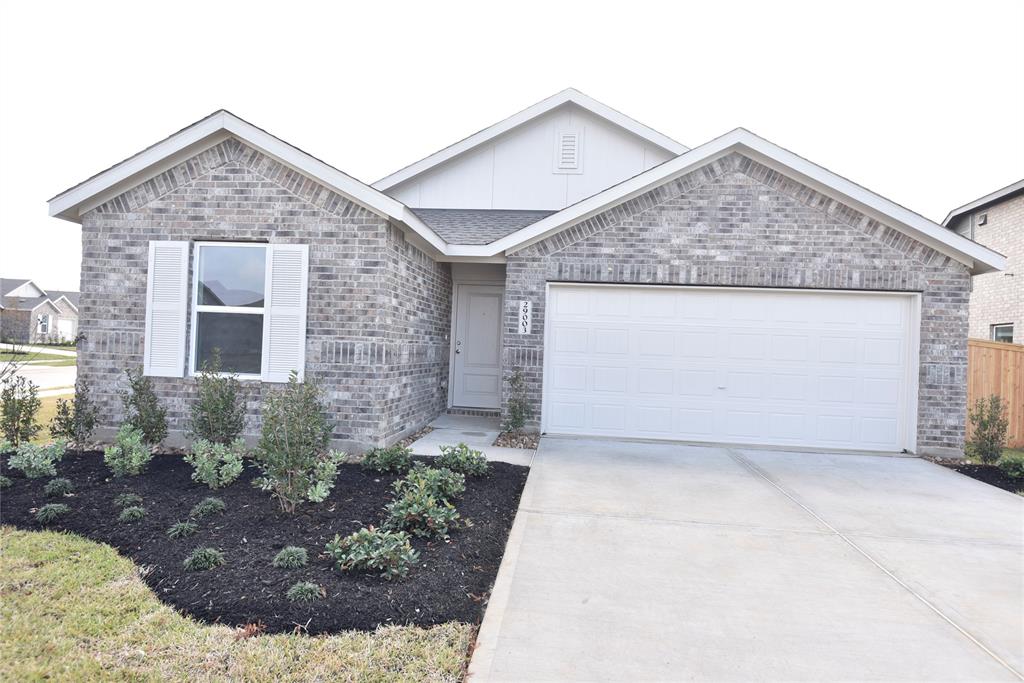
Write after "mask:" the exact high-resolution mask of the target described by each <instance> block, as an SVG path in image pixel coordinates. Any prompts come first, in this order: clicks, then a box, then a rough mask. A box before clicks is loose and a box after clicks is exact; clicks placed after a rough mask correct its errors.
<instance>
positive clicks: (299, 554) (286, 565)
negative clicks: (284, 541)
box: [273, 545, 309, 569]
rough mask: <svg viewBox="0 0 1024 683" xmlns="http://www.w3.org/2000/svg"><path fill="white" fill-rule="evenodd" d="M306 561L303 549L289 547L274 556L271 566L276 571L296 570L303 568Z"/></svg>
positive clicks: (306, 556) (307, 557)
mask: <svg viewBox="0 0 1024 683" xmlns="http://www.w3.org/2000/svg"><path fill="white" fill-rule="evenodd" d="M308 561H309V556H308V554H307V553H306V549H305V548H299V547H298V546H294V545H290V546H287V547H285V548H282V549H281V552H279V553H278V554H277V555H275V556H274V562H273V564H274V566H275V567H277V568H278V569H298V568H299V567H305V566H306V562H308Z"/></svg>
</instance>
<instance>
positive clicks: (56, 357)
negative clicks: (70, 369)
mask: <svg viewBox="0 0 1024 683" xmlns="http://www.w3.org/2000/svg"><path fill="white" fill-rule="evenodd" d="M10 360H13V361H17V362H19V363H22V362H27V361H37V360H44V361H54V362H57V361H60V362H62V363H63V362H67V361H70V364H71V365H74V364H75V362H76V361H77V360H78V359H77V358H73V357H72V356H65V355H61V354H58V353H42V352H40V353H35V352H33V351H28V352H19V353H10V352H9V351H7V352H2V353H0V363H3V362H4V361H10ZM45 364H46V365H49V364H50V363H49V362H47V363H45ZM33 365H43V363H33Z"/></svg>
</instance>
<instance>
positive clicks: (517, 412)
mask: <svg viewBox="0 0 1024 683" xmlns="http://www.w3.org/2000/svg"><path fill="white" fill-rule="evenodd" d="M505 383H506V384H508V401H507V402H506V403H505V421H504V422H503V423H502V426H501V428H502V430H503V431H506V432H518V431H520V430H522V428H523V427H525V426H526V422H527V420H529V419H530V418H531V417H533V410H532V409H531V408H530V400H529V398H528V397H527V392H526V377H525V376H524V375H523V371H522V370H519V369H515V370H513V371H512V372H511V373H510V374H509V376H508V377H506V378H505Z"/></svg>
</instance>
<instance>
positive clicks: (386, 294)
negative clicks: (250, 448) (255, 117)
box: [79, 139, 451, 449]
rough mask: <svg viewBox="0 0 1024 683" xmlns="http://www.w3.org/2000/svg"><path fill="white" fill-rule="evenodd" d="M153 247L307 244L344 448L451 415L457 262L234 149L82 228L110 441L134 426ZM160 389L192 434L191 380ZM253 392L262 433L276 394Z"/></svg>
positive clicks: (83, 325)
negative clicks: (447, 409)
mask: <svg viewBox="0 0 1024 683" xmlns="http://www.w3.org/2000/svg"><path fill="white" fill-rule="evenodd" d="M150 240H191V241H202V240H230V241H265V242H270V243H289V242H291V243H305V244H308V245H309V252H310V253H309V259H310V264H309V269H310V272H309V290H308V303H307V333H306V373H307V377H309V378H311V379H315V380H316V381H319V382H320V383H321V384H322V386H323V389H324V393H325V398H326V401H327V405H328V409H329V412H330V418H331V420H332V422H333V423H334V425H335V426H334V434H333V437H334V439H335V441H336V442H337V443H338V445H340V446H342V447H345V448H350V449H360V448H364V447H367V446H369V445H378V444H383V443H385V442H390V441H393V440H395V439H396V438H398V437H400V436H402V435H404V434H406V433H408V432H410V431H413V430H415V429H417V428H419V427H421V426H422V425H423V424H425V423H426V422H427V421H428V420H429V419H431V418H432V417H433V416H435V415H436V414H437V413H438V412H440V411H441V410H443V408H444V404H445V394H444V388H443V387H444V385H445V383H446V381H447V376H448V347H447V337H446V335H447V330H448V329H449V324H450V310H451V306H450V300H451V275H450V269H449V267H448V265H447V264H438V263H435V262H433V261H432V260H431V259H429V258H428V257H427V256H426V255H425V254H423V252H421V251H420V250H419V249H418V248H417V247H415V246H414V245H413V244H411V243H410V242H407V241H406V240H405V237H404V235H403V234H402V232H401V231H400V230H399V229H397V228H395V227H394V226H392V225H391V224H390V223H389V222H388V221H387V220H386V219H385V218H382V217H381V216H379V215H377V214H376V213H373V212H371V211H369V210H367V209H365V208H362V207H361V206H359V205H357V204H355V203H353V202H351V201H349V200H348V199H346V198H345V197H343V196H341V195H339V194H337V193H335V192H333V191H331V190H329V189H328V188H326V187H324V186H322V185H320V184H318V183H316V182H314V181H312V180H310V179H309V178H308V177H306V176H304V175H302V174H300V173H298V172H296V171H294V170H292V169H290V168H288V167H286V166H284V165H282V164H280V163H278V162H277V161H275V160H273V159H271V158H270V157H267V156H266V155H263V154H262V153H260V152H258V151H256V150H254V149H252V148H251V147H248V146H247V145H244V144H242V143H241V142H239V141H237V140H235V139H228V140H226V141H223V142H221V143H219V144H217V145H216V146H214V147H212V148H210V149H208V150H206V151H204V152H201V153H200V154H198V155H196V156H194V157H193V158H191V159H189V160H187V161H185V162H183V163H181V164H179V165H178V166H175V167H174V168H172V169H170V170H168V171H166V172H164V173H162V174H160V175H159V176H157V177H155V178H153V179H151V180H148V181H146V182H145V183H143V184H141V185H139V186H138V187H136V188H133V189H132V190H129V191H128V192H125V193H123V194H121V195H119V196H118V197H115V198H113V199H111V200H109V201H107V202H106V203H104V204H103V205H102V206H99V207H97V208H95V209H93V210H91V211H89V212H88V213H87V214H85V216H84V217H83V220H82V298H81V305H80V311H79V313H80V329H81V332H83V333H84V334H85V340H84V341H83V342H82V344H81V346H80V352H79V375H80V376H81V377H82V378H84V379H86V380H88V381H89V382H90V384H91V385H92V389H93V392H94V395H95V397H96V399H97V402H98V404H99V405H100V407H101V420H100V421H101V424H102V426H103V427H104V428H105V431H106V430H113V429H116V428H117V427H118V425H119V424H120V423H121V421H122V419H123V414H122V407H121V402H120V399H119V397H118V392H119V391H120V390H121V389H122V388H123V387H124V384H125V383H124V374H123V371H124V369H125V368H127V367H135V368H139V367H141V366H142V354H143V337H144V331H145V313H146V311H145V302H146V270H147V267H148V266H147V264H148V260H147V259H148V244H149V241H150ZM441 302H443V304H442V303H441ZM153 381H154V384H155V386H156V389H157V392H158V395H159V397H160V398H161V400H162V402H163V404H164V405H165V406H166V407H167V408H168V412H169V422H170V425H169V426H170V428H171V430H172V431H173V432H178V433H180V432H182V431H183V430H185V429H186V427H187V420H188V416H189V407H190V405H191V401H192V400H193V398H194V395H195V383H194V381H193V380H191V379H189V378H153ZM243 386H244V392H245V395H246V403H247V413H248V418H247V426H246V432H247V433H248V434H250V435H254V434H257V433H258V430H259V405H260V399H261V397H262V394H263V392H264V391H266V390H267V389H268V388H273V387H274V386H275V385H265V384H262V383H260V382H244V383H243ZM172 436H173V434H172Z"/></svg>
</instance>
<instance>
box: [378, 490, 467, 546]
mask: <svg viewBox="0 0 1024 683" xmlns="http://www.w3.org/2000/svg"><path fill="white" fill-rule="evenodd" d="M384 509H385V510H386V511H387V513H388V521H387V526H388V527H389V528H392V529H401V530H403V531H408V532H409V533H411V534H413V535H415V536H421V537H426V538H430V537H435V538H448V529H449V527H450V526H451V525H452V524H453V523H454V522H455V520H456V519H458V518H459V513H458V512H456V511H455V507H454V506H453V505H452V504H451V503H449V502H448V501H447V500H444V499H441V498H438V497H437V496H435V495H434V494H433V493H431V492H430V490H429V489H428V488H427V487H426V485H423V484H421V485H419V486H417V487H416V488H407V489H406V490H405V491H404V492H403V493H402V495H400V496H399V497H398V498H395V499H394V500H393V501H391V502H390V503H388V504H387V505H385V506H384Z"/></svg>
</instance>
